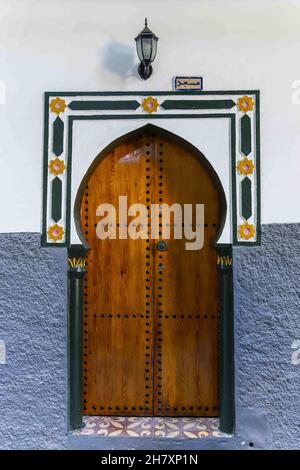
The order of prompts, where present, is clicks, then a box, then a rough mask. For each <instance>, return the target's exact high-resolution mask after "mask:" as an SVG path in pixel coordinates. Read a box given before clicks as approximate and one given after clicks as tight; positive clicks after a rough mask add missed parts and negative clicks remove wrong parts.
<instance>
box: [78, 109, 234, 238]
mask: <svg viewBox="0 0 300 470" xmlns="http://www.w3.org/2000/svg"><path fill="white" fill-rule="evenodd" d="M195 121H196V122H195ZM145 124H146V123H145V120H142V119H135V120H132V119H131V120H126V119H124V120H109V121H93V120H88V121H74V123H73V144H72V147H73V151H72V175H71V177H72V186H71V214H72V217H71V240H70V241H71V244H79V243H81V240H80V238H79V236H78V233H77V230H76V226H75V220H74V205H75V200H76V196H77V192H78V189H79V186H80V184H81V181H82V179H83V177H84V176H85V174H86V172H87V170H88V169H89V167H90V165H91V164H92V162H93V161H94V159H95V158H96V157H97V155H99V153H100V152H101V151H103V150H104V149H105V148H106V147H107V146H108V145H109V144H110V143H111V142H113V141H114V140H116V139H117V138H119V137H121V136H123V135H125V134H127V133H129V132H131V131H134V130H137V129H139V128H141V127H144V126H145ZM153 124H154V125H155V126H158V127H160V128H162V129H165V130H167V131H170V132H172V133H173V134H176V135H178V136H179V137H182V138H183V139H185V140H187V141H188V142H190V143H191V144H193V145H194V146H195V147H196V148H197V149H198V150H200V152H201V153H203V155H204V156H205V157H206V159H207V160H208V161H209V163H210V164H211V165H212V166H213V168H214V170H215V171H216V173H217V175H218V177H219V179H220V181H221V183H222V186H223V189H224V192H225V197H226V204H227V213H226V219H225V224H224V228H223V231H222V234H221V236H220V238H219V240H218V243H231V241H232V233H231V194H230V193H231V191H230V184H231V183H230V181H231V177H230V173H231V156H230V139H229V136H230V122H229V120H228V119H209V118H205V117H204V118H202V119H197V120H195V119H163V118H162V119H156V120H155V122H153ZM212 136H214V138H212Z"/></svg>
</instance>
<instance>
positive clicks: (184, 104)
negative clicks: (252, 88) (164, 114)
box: [160, 100, 236, 109]
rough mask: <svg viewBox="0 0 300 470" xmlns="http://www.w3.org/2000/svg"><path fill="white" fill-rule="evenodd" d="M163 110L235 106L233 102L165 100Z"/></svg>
mask: <svg viewBox="0 0 300 470" xmlns="http://www.w3.org/2000/svg"><path fill="white" fill-rule="evenodd" d="M160 106H161V108H163V109H231V108H233V107H234V106H236V103H235V102H234V101H233V100H165V101H164V102H163V103H162V104H161V105H160Z"/></svg>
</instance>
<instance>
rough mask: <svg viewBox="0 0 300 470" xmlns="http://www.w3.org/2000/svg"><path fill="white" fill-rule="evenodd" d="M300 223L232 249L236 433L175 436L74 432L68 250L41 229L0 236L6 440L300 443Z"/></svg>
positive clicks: (129, 445) (142, 444)
mask: <svg viewBox="0 0 300 470" xmlns="http://www.w3.org/2000/svg"><path fill="white" fill-rule="evenodd" d="M299 239H300V225H298V224H297V225H294V224H291V225H267V226H264V227H263V244H262V247H251V248H246V247H245V248H241V247H237V248H235V249H234V285H235V355H236V417H237V429H236V431H237V432H236V436H235V437H233V438H226V439H223V438H222V439H202V440H199V441H198V440H196V441H195V440H185V441H184V442H183V441H182V440H181V441H177V440H171V439H168V440H167V442H166V440H163V439H156V440H151V439H149V438H146V439H139V438H103V437H99V438H98V437H88V436H82V437H78V436H74V435H68V433H67V283H66V280H67V253H66V250H65V249H61V248H60V249H55V248H47V249H45V248H44V249H42V248H40V234H32V233H30V234H29V233H18V234H16V233H14V234H1V235H0V259H1V262H2V269H1V272H0V325H1V328H0V340H4V341H5V343H6V354H7V358H6V359H7V363H6V364H0V410H1V411H0V413H1V419H0V448H1V449H32V448H38V449H63V448H73V449H76V448H94V449H95V448H98V449H105V448H107V449H116V448H121V449H134V448H143V449H151V448H152V449H178V448H180V449H197V448H198V449H204V448H205V449H208V448H209V449H224V448H226V449H229V448H238V449H240V448H245V449H248V448H249V443H253V445H254V447H251V448H283V449H288V448H299V449H300V437H299V436H300V418H299V416H300V413H299V412H300V380H299V375H300V364H299V365H293V364H292V361H291V356H292V352H293V350H292V348H291V346H292V342H293V340H297V339H299V340H300V315H299V312H300V287H299V286H300V243H299Z"/></svg>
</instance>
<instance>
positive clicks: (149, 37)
mask: <svg viewBox="0 0 300 470" xmlns="http://www.w3.org/2000/svg"><path fill="white" fill-rule="evenodd" d="M135 41H136V50H137V55H138V57H139V59H140V61H141V63H140V65H139V68H138V72H139V74H140V77H141V78H143V79H144V80H147V79H148V78H149V77H151V74H152V65H151V62H153V61H154V59H155V56H156V49H157V41H158V37H157V36H155V34H154V33H152V31H151V30H150V29H149V28H148V24H147V18H145V28H144V29H143V31H141V32H140V34H139V35H138V36H137V37H136V38H135Z"/></svg>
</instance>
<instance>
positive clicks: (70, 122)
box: [65, 116, 73, 246]
mask: <svg viewBox="0 0 300 470" xmlns="http://www.w3.org/2000/svg"><path fill="white" fill-rule="evenodd" d="M67 126H68V155H67V165H68V171H67V187H66V227H65V229H66V230H65V244H66V246H69V244H70V218H71V189H72V188H71V184H72V152H73V119H71V116H69V118H68V123H67Z"/></svg>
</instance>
